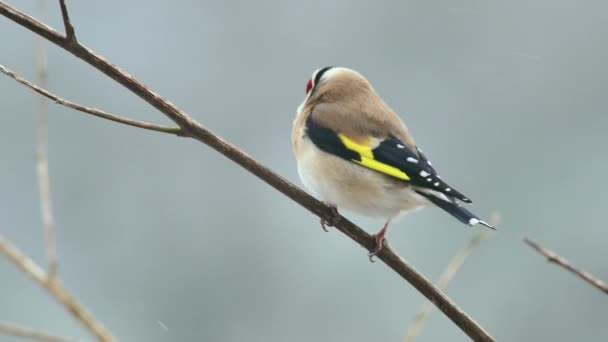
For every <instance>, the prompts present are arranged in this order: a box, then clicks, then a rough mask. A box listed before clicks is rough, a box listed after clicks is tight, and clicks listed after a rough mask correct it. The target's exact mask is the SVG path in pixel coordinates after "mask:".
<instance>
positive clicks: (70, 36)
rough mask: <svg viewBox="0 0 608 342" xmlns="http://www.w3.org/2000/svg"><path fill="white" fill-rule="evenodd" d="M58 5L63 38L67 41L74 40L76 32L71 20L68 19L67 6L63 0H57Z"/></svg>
mask: <svg viewBox="0 0 608 342" xmlns="http://www.w3.org/2000/svg"><path fill="white" fill-rule="evenodd" d="M59 7H61V17H62V18H63V26H64V28H65V39H66V40H67V41H68V42H75V41H76V33H75V32H74V26H72V22H71V21H70V15H69V14H68V6H66V4H65V0H59Z"/></svg>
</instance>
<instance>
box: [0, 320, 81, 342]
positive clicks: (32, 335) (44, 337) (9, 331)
mask: <svg viewBox="0 0 608 342" xmlns="http://www.w3.org/2000/svg"><path fill="white" fill-rule="evenodd" d="M0 333H2V334H5V335H11V336H15V337H22V338H27V339H30V340H35V341H40V342H76V341H78V340H76V339H73V338H70V337H63V336H58V335H53V334H50V333H47V332H44V331H41V330H37V329H34V328H30V327H26V326H23V325H19V324H15V323H11V322H6V321H0Z"/></svg>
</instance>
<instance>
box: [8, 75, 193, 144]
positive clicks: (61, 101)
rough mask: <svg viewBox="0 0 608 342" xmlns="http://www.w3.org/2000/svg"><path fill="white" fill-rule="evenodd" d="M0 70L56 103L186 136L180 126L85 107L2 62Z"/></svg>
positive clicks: (109, 118)
mask: <svg viewBox="0 0 608 342" xmlns="http://www.w3.org/2000/svg"><path fill="white" fill-rule="evenodd" d="M0 72H2V73H3V74H5V75H7V76H9V77H11V78H12V79H14V80H15V81H17V82H19V83H21V84H23V85H25V86H26V87H28V88H30V89H32V90H33V91H35V92H37V93H38V94H40V95H42V96H45V97H47V98H49V99H51V100H53V101H55V103H57V104H60V105H62V106H65V107H68V108H71V109H75V110H77V111H80V112H84V113H87V114H91V115H94V116H97V117H100V118H102V119H107V120H110V121H114V122H118V123H121V124H125V125H129V126H133V127H137V128H142V129H146V130H150V131H156V132H161V133H168V134H175V135H177V136H184V132H183V131H182V129H181V128H179V127H170V126H162V125H156V124H152V123H148V122H145V121H139V120H133V119H129V118H125V117H122V116H119V115H116V114H111V113H108V112H104V111H102V110H99V109H97V108H91V107H85V106H83V105H80V104H78V103H75V102H71V101H68V100H66V99H63V98H60V97H58V96H57V95H55V94H53V93H50V92H49V91H48V90H46V89H44V88H41V87H39V86H37V85H35V84H33V83H31V82H30V81H28V80H26V79H24V78H23V77H22V76H21V75H19V74H18V73H16V72H14V71H12V70H10V69H8V68H6V67H5V66H3V65H1V64H0Z"/></svg>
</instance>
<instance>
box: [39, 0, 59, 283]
mask: <svg viewBox="0 0 608 342" xmlns="http://www.w3.org/2000/svg"><path fill="white" fill-rule="evenodd" d="M38 11H39V12H40V15H41V16H44V13H45V12H46V0H38ZM36 65H37V69H38V83H39V84H40V86H41V87H42V88H46V87H47V75H48V73H47V70H48V69H47V60H46V51H45V49H44V39H42V38H41V37H40V36H36ZM48 111H49V106H48V102H47V100H46V99H45V98H44V97H39V100H38V130H37V131H38V134H37V136H38V142H37V144H36V172H37V174H38V191H39V192H40V211H41V216H42V226H43V228H44V235H45V237H46V255H47V260H48V263H49V266H48V274H49V277H50V278H53V277H55V275H56V274H57V241H56V238H55V220H54V219H53V203H52V201H51V182H50V177H49V158H48V150H49V148H48V143H49V126H48Z"/></svg>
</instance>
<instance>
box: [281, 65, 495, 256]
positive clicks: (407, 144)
mask: <svg viewBox="0 0 608 342" xmlns="http://www.w3.org/2000/svg"><path fill="white" fill-rule="evenodd" d="M291 140H292V144H293V150H294V154H295V159H296V161H297V169H298V175H299V177H300V180H301V181H302V183H303V184H304V186H305V187H306V188H307V189H308V190H309V191H310V192H312V194H313V195H314V196H315V197H317V198H318V199H319V200H321V201H322V202H324V203H325V204H327V205H328V206H329V207H330V208H331V210H332V213H333V214H334V215H333V216H334V219H333V220H330V221H326V220H324V219H321V226H322V227H323V229H326V228H325V226H326V225H336V224H337V222H338V221H339V219H340V217H341V216H340V213H339V211H338V210H339V209H345V210H347V211H351V212H355V213H358V214H361V215H363V216H366V217H370V218H375V219H382V220H384V225H383V226H382V228H381V229H380V230H379V231H378V232H377V233H375V234H374V235H373V237H374V239H375V247H374V249H373V250H372V251H370V253H369V257H370V260H372V261H373V257H374V256H375V255H376V254H378V253H379V252H380V251H381V250H382V248H383V244H384V239H385V235H386V233H387V231H388V227H389V225H390V223H391V221H393V220H395V219H396V218H397V217H398V216H400V215H402V214H405V213H408V212H411V211H414V210H417V209H419V208H423V207H429V206H436V207H439V208H441V209H443V210H444V211H446V212H447V213H449V214H450V215H452V216H453V217H455V218H456V219H458V220H459V221H460V222H462V223H464V224H467V225H470V226H474V225H477V224H481V225H483V226H486V227H488V228H491V229H495V228H494V227H493V226H492V225H490V224H489V223H487V222H485V221H483V220H481V219H480V218H479V217H478V216H477V215H475V214H474V213H472V212H471V211H469V210H468V209H466V208H465V207H464V206H463V204H462V203H464V204H470V203H472V201H471V200H470V199H469V198H468V197H466V196H465V195H463V194H462V193H461V192H459V191H458V190H456V189H455V188H453V187H452V186H450V185H448V184H447V183H446V182H445V181H443V180H442V179H441V177H440V176H439V175H438V174H437V171H436V170H435V168H434V166H433V165H432V163H431V161H430V160H429V159H428V158H427V157H426V155H425V154H424V153H423V152H422V150H421V149H420V148H419V147H418V145H417V144H416V142H415V141H414V138H413V137H412V135H411V134H410V132H409V130H408V128H407V127H406V125H405V124H404V123H403V121H402V120H401V118H400V117H399V116H398V115H397V113H396V112H395V111H393V109H392V108H391V107H389V105H388V104H387V103H386V102H385V101H384V100H383V99H382V98H381V97H380V96H379V95H378V93H377V92H376V91H375V90H374V88H373V87H372V86H371V84H370V83H369V82H368V80H367V79H366V78H365V77H363V76H362V75H361V74H360V73H358V72H357V71H355V70H352V69H349V68H345V67H335V66H326V67H323V68H320V69H317V70H315V71H314V72H313V73H312V76H311V77H310V79H309V80H308V82H307V83H306V97H305V99H304V101H303V102H302V103H301V104H300V106H298V109H297V114H296V118H295V120H294V122H293V128H292V136H291Z"/></svg>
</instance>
